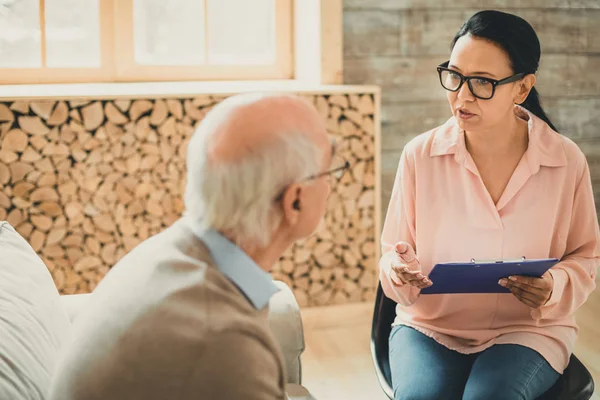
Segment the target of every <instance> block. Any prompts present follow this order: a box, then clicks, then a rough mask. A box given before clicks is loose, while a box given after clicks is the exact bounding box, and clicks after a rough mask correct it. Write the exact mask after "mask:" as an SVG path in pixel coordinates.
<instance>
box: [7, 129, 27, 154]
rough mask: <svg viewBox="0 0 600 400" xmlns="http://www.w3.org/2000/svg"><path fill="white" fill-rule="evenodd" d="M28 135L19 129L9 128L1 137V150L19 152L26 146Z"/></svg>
mask: <svg viewBox="0 0 600 400" xmlns="http://www.w3.org/2000/svg"><path fill="white" fill-rule="evenodd" d="M27 145H28V136H27V134H26V133H25V132H23V131H22V130H20V129H12V130H10V131H9V132H8V133H7V134H6V135H5V136H4V138H3V139H2V150H6V151H17V152H21V151H24V150H25V149H26V148H27Z"/></svg>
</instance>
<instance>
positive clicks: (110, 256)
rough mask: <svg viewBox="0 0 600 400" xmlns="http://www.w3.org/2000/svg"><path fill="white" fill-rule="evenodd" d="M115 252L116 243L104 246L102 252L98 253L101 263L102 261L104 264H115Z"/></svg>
mask: <svg viewBox="0 0 600 400" xmlns="http://www.w3.org/2000/svg"><path fill="white" fill-rule="evenodd" d="M116 250H117V244H116V243H107V244H105V245H104V246H103V247H102V250H101V251H100V257H101V258H102V261H104V262H105V263H107V264H109V265H114V264H115V263H116V262H117V260H116Z"/></svg>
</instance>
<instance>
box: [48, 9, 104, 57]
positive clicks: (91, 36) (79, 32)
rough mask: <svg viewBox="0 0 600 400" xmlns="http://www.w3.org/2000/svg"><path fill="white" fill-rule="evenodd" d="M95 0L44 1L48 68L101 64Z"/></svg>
mask: <svg viewBox="0 0 600 400" xmlns="http://www.w3.org/2000/svg"><path fill="white" fill-rule="evenodd" d="M98 1H99V0H45V8H46V65H47V66H48V67H65V68H69V67H96V68H99V67H100V15H99V10H98Z"/></svg>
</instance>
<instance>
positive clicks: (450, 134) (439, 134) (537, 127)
mask: <svg viewBox="0 0 600 400" xmlns="http://www.w3.org/2000/svg"><path fill="white" fill-rule="evenodd" d="M515 114H516V115H517V116H518V117H519V118H522V119H524V120H526V121H527V127H528V130H529V145H528V148H527V152H526V153H525V154H526V155H527V161H528V164H529V169H530V170H531V173H532V174H535V173H537V172H538V171H539V169H540V167H541V166H545V167H562V166H565V165H567V155H566V153H565V150H564V147H563V141H562V138H561V137H560V134H559V133H557V132H555V131H553V130H552V128H550V126H548V124H546V123H545V122H544V121H542V120H541V119H540V118H538V117H537V116H535V115H533V114H532V113H531V112H529V111H528V110H526V109H525V108H523V107H521V106H518V105H516V106H515ZM448 154H454V158H455V159H456V161H457V162H458V163H460V164H464V162H465V159H466V156H467V148H466V145H465V135H464V131H463V130H461V129H460V127H459V126H458V123H457V122H456V119H455V118H454V117H452V118H450V119H449V120H448V121H447V122H446V123H445V124H444V125H442V126H441V127H439V128H438V129H437V131H436V132H435V133H434V135H433V141H432V144H431V149H430V152H429V155H430V156H431V157H436V156H443V155H448Z"/></svg>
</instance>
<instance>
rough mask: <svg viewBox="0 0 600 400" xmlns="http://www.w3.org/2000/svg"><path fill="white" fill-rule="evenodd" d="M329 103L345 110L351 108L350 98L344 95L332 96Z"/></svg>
mask: <svg viewBox="0 0 600 400" xmlns="http://www.w3.org/2000/svg"><path fill="white" fill-rule="evenodd" d="M329 103H330V104H332V105H337V106H339V107H341V108H342V109H344V110H345V109H347V108H348V106H349V103H348V97H347V96H345V95H343V94H342V95H333V96H330V97H329Z"/></svg>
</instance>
